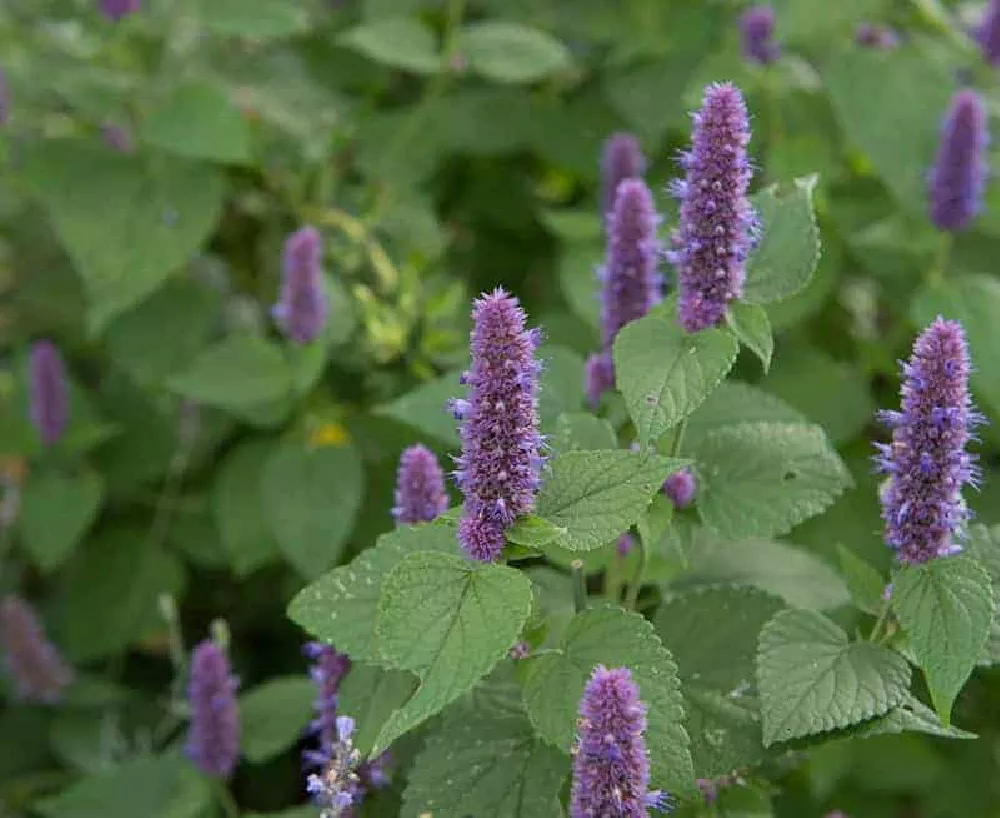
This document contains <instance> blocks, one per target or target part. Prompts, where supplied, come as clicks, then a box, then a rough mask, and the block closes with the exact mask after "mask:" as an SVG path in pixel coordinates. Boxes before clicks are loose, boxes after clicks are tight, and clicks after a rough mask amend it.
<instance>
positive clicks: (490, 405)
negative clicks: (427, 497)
mask: <svg viewBox="0 0 1000 818" xmlns="http://www.w3.org/2000/svg"><path fill="white" fill-rule="evenodd" d="M472 318H473V323H474V326H473V329H472V335H471V344H470V346H471V352H472V366H471V368H470V369H469V371H468V372H466V373H464V374H463V375H462V381H463V383H465V384H466V385H468V387H469V395H468V399H467V400H458V401H454V402H453V403H452V411H453V412H454V414H455V416H456V417H458V418H460V419H461V421H462V454H461V456H460V457H459V458H458V460H457V463H458V468H457V470H456V471H455V477H456V481H457V483H458V486H459V488H460V489H461V491H462V494H463V496H464V498H465V502H464V505H463V508H462V517H461V520H460V521H459V527H458V537H459V541H460V542H461V544H462V547H463V548H464V550H465V553H466V554H467V555H468V556H469V557H471V558H472V559H475V560H481V561H483V562H494V561H496V560H497V559H498V558H499V557H500V552H501V551H502V549H503V546H504V532H505V531H506V529H507V528H508V527H509V526H510V525H511V524H512V523H513V522H514V520H515V519H516V518H517V516H518V515H521V514H526V513H528V512H529V511H531V510H532V509H533V508H534V505H535V493H536V492H537V491H538V485H539V479H540V471H541V467H542V462H543V457H542V453H541V449H542V442H543V441H542V437H541V435H540V434H539V433H538V375H539V372H540V370H541V365H540V364H539V362H538V360H537V359H536V358H535V351H536V349H537V348H538V344H539V343H540V341H541V335H540V333H539V332H538V331H537V330H529V329H526V327H525V323H526V316H525V314H524V311H523V310H522V309H521V307H520V305H519V304H518V301H517V299H516V298H514V297H513V296H510V295H508V294H507V293H506V292H504V291H503V290H502V289H496V290H494V291H493V292H492V293H489V294H486V295H483V296H482V297H481V298H479V299H477V301H476V303H475V306H474V308H473V311H472Z"/></svg>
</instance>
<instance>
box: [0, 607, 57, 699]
mask: <svg viewBox="0 0 1000 818" xmlns="http://www.w3.org/2000/svg"><path fill="white" fill-rule="evenodd" d="M0 647H2V648H3V657H4V666H5V668H6V671H7V675H8V677H9V678H10V680H11V681H12V682H13V684H14V695H15V696H16V697H17V698H19V699H21V700H23V701H28V702H37V703H39V704H55V703H56V702H58V701H59V700H60V699H61V698H62V695H63V691H64V690H65V689H66V687H68V686H69V684H70V683H71V682H72V681H73V672H72V670H70V668H69V667H68V666H67V665H66V664H65V663H64V662H63V660H62V657H60V656H59V653H58V651H57V650H56V649H55V646H53V644H52V643H51V642H49V640H48V639H47V638H46V636H45V632H44V630H43V629H42V626H41V624H40V623H39V621H38V617H37V616H36V615H35V612H34V611H33V610H32V608H31V606H30V605H29V604H28V603H27V602H25V601H24V600H23V599H21V598H20V597H18V596H14V595H13V594H11V595H9V596H5V597H4V598H3V600H2V601H0Z"/></svg>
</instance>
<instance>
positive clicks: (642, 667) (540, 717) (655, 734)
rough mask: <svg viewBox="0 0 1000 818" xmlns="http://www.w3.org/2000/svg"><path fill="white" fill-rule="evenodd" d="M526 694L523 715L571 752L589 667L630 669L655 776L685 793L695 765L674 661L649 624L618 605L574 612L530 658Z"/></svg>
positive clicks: (656, 780) (661, 784)
mask: <svg viewBox="0 0 1000 818" xmlns="http://www.w3.org/2000/svg"><path fill="white" fill-rule="evenodd" d="M529 661H530V665H529V667H528V677H527V681H526V682H525V685H524V699H525V703H526V704H527V708H528V717H529V718H530V719H531V722H532V724H534V725H535V730H536V731H537V732H538V734H539V735H540V736H541V737H542V738H543V739H545V740H546V741H548V742H550V743H551V744H554V745H555V746H557V747H559V748H561V749H563V750H566V751H568V750H569V749H570V748H571V747H572V744H573V740H574V736H575V734H576V719H577V714H578V710H579V705H580V696H581V695H582V694H583V688H584V685H585V684H586V682H587V679H589V678H590V675H591V673H592V672H593V670H594V667H595V666H596V665H598V664H603V665H605V666H606V667H628V668H629V669H630V670H631V671H632V678H633V679H634V680H635V682H636V684H638V686H639V698H640V699H641V700H642V701H643V703H644V704H645V705H646V707H647V708H648V709H647V713H646V717H647V720H648V728H647V730H646V747H647V748H648V750H649V760H650V765H651V767H652V781H653V784H654V785H655V786H656V787H662V788H664V789H667V790H670V791H671V792H674V793H690V792H691V790H692V785H693V784H694V770H693V767H692V764H691V755H690V753H689V751H688V736H687V733H686V732H685V730H684V724H683V721H684V704H683V699H682V698H681V691H680V684H679V683H678V681H677V666H676V665H675V664H674V660H673V659H672V658H671V656H670V652H669V651H668V650H667V649H666V648H664V647H663V645H662V644H661V643H660V640H659V638H658V637H657V636H656V633H655V632H654V631H653V626H652V625H651V624H650V623H649V622H648V621H647V620H646V619H644V618H643V617H641V616H639V615H638V614H635V613H628V612H626V611H623V610H621V609H619V608H605V609H591V610H587V611H584V612H582V613H580V614H577V615H576V617H575V618H574V619H573V621H572V622H571V623H570V625H569V628H568V629H567V631H566V634H565V635H564V636H563V639H562V641H561V643H560V645H559V648H558V649H556V650H553V651H551V652H546V653H543V654H541V655H539V656H536V657H534V658H532V659H530V660H529Z"/></svg>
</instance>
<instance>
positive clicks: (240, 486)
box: [211, 440, 279, 577]
mask: <svg viewBox="0 0 1000 818" xmlns="http://www.w3.org/2000/svg"><path fill="white" fill-rule="evenodd" d="M273 448H274V447H273V444H272V443H270V442H269V441H266V440H251V441H247V442H246V443H241V444H240V445H239V446H237V447H236V448H234V449H233V450H232V451H230V452H229V453H228V454H227V455H226V457H225V459H224V460H223V461H222V463H221V464H220V465H219V468H218V470H217V471H216V473H215V484H214V485H213V487H212V495H211V503H212V516H213V518H214V519H215V525H216V527H217V528H218V529H219V536H220V537H221V539H222V545H223V547H224V548H225V549H226V553H228V554H229V560H230V564H231V565H232V567H233V571H234V572H235V574H236V575H237V576H239V577H244V576H246V575H247V574H249V573H251V572H252V571H254V570H255V569H257V568H259V567H260V566H261V565H263V564H264V563H267V562H269V561H271V560H273V559H274V558H275V557H277V556H278V554H279V551H278V543H277V542H276V541H275V539H274V536H273V535H272V534H271V531H270V529H269V528H268V525H267V518H266V517H265V515H264V508H263V505H262V504H261V502H260V484H261V475H262V474H263V471H264V464H265V462H266V461H267V458H268V456H269V455H270V454H271V451H272V450H273Z"/></svg>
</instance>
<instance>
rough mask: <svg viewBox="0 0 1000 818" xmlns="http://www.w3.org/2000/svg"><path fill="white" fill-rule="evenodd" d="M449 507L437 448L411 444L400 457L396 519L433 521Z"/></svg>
mask: <svg viewBox="0 0 1000 818" xmlns="http://www.w3.org/2000/svg"><path fill="white" fill-rule="evenodd" d="M447 510H448V494H447V493H446V491H445V486H444V472H443V471H441V466H440V464H439V463H438V460H437V458H436V457H435V456H434V452H432V451H431V450H430V449H428V448H427V447H426V446H422V445H421V444H419V443H418V444H416V445H415V446H410V447H409V448H408V449H406V450H404V451H403V454H402V455H401V456H400V458H399V469H398V470H397V472H396V505H395V506H394V507H393V509H392V516H393V519H395V521H396V524H397V525H404V524H412V523H429V522H430V521H431V520H433V519H434V518H435V517H437V516H438V515H440V514H443V513H444V512H445V511H447Z"/></svg>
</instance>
